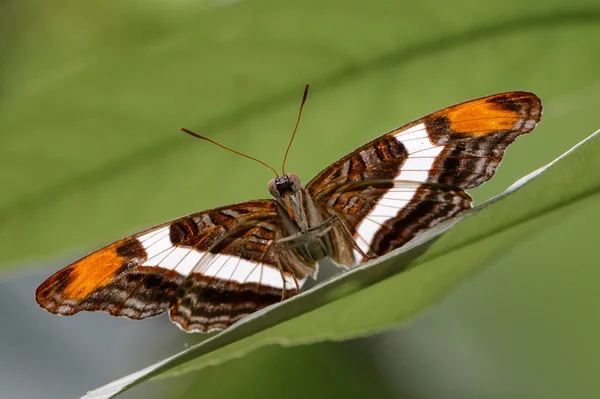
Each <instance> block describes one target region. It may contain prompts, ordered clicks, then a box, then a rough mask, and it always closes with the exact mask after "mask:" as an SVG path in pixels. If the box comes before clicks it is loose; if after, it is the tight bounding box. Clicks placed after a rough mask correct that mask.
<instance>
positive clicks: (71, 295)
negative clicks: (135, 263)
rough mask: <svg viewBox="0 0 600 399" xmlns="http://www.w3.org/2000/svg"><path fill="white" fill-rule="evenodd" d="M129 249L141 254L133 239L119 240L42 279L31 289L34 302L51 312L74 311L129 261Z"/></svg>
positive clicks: (137, 242)
mask: <svg viewBox="0 0 600 399" xmlns="http://www.w3.org/2000/svg"><path fill="white" fill-rule="evenodd" d="M136 244H137V245H136ZM132 247H135V248H132ZM132 250H135V251H133V252H134V253H135V255H136V256H140V257H142V258H143V257H144V256H145V251H144V249H143V247H142V246H141V244H139V241H138V240H135V239H129V240H120V241H117V242H115V243H113V244H110V245H108V246H106V247H104V248H101V249H99V250H98V251H95V252H92V253H91V254H89V255H87V256H86V257H84V258H82V259H80V260H78V261H77V262H75V263H72V264H71V265H69V266H67V267H65V268H64V269H62V270H60V271H58V272H56V273H55V274H53V275H52V276H50V277H49V278H48V279H47V280H46V281H44V282H43V283H42V284H41V285H40V286H39V287H38V289H37V290H36V292H35V300H36V302H37V303H38V304H39V305H40V306H41V307H42V308H44V309H46V310H47V311H49V312H51V313H55V314H62V315H72V314H75V313H77V312H78V311H79V309H78V308H77V305H78V304H79V303H80V302H81V301H82V300H83V299H85V298H86V297H87V296H88V295H90V294H91V293H93V292H94V291H96V290H98V289H100V288H102V287H104V286H106V285H107V284H109V283H110V282H111V281H112V280H113V279H114V277H115V275H117V274H118V271H119V269H120V268H121V267H123V266H125V265H127V264H128V263H129V261H130V260H131V259H132V256H131V254H132ZM141 251H144V252H143V253H142V252H141Z"/></svg>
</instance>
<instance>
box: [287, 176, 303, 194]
mask: <svg viewBox="0 0 600 399" xmlns="http://www.w3.org/2000/svg"><path fill="white" fill-rule="evenodd" d="M287 177H288V180H289V182H290V186H291V188H292V192H294V193H295V192H296V191H298V190H300V187H301V186H302V183H300V178H299V177H298V175H297V174H295V173H288V175H287Z"/></svg>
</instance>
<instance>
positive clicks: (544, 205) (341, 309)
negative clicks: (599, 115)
mask: <svg viewBox="0 0 600 399" xmlns="http://www.w3.org/2000/svg"><path fill="white" fill-rule="evenodd" d="M599 134H600V131H598V132H596V133H594V134H593V135H592V136H590V137H589V138H588V139H586V140H585V141H583V142H582V143H580V144H578V145H577V146H576V147H574V148H572V149H571V150H570V151H568V152H567V153H565V154H564V155H563V156H561V157H560V158H558V159H556V160H555V161H553V162H551V163H550V164H548V165H546V166H544V167H543V168H540V169H538V170H536V171H534V172H533V173H531V174H529V175H527V176H525V177H523V178H522V179H520V180H519V181H518V182H516V183H515V184H513V185H512V186H511V187H509V188H508V189H507V190H506V191H505V192H504V193H502V194H501V195H499V196H497V197H495V198H493V199H492V200H490V201H488V202H486V203H484V204H482V205H480V206H478V207H476V208H474V209H473V210H472V211H471V212H469V213H467V214H466V215H464V216H462V217H459V218H456V219H455V220H453V221H449V222H447V223H443V224H442V225H439V226H437V227H436V228H434V229H432V230H430V231H428V232H426V233H425V234H423V235H421V236H419V237H418V238H417V239H416V240H413V241H411V242H410V243H409V244H408V245H406V246H404V247H402V248H400V249H399V250H397V251H394V252H393V253H391V254H389V255H386V256H383V257H381V258H378V259H376V260H374V261H372V262H369V263H367V264H365V265H361V266H360V267H357V268H355V269H353V270H351V271H349V272H347V273H344V274H342V275H340V276H337V277H334V278H332V279H330V280H328V281H326V282H324V283H323V284H320V285H319V286H317V287H315V288H313V289H310V290H308V291H306V292H303V293H301V294H300V295H298V296H296V297H294V298H291V299H289V300H287V301H285V302H283V303H280V304H276V305H273V306H271V307H269V308H266V309H264V310H261V311H259V312H257V313H255V314H253V315H251V316H249V317H247V318H245V319H243V320H242V321H241V322H240V323H238V324H236V325H234V326H232V327H231V328H229V329H228V330H225V331H223V332H221V333H219V334H217V335H214V336H213V337H211V338H209V339H207V340H205V341H204V342H202V343H200V344H197V345H195V346H193V347H191V348H189V349H187V350H185V351H183V352H181V353H179V354H177V355H175V356H173V357H171V358H168V359H165V360H163V361H161V362H159V363H156V364H154V365H152V366H150V367H148V368H146V369H143V370H141V371H139V372H137V373H134V374H131V375H129V376H127V377H124V378H122V379H120V380H117V381H115V382H113V383H111V384H108V385H106V386H104V387H101V388H99V389H97V390H95V391H92V392H90V393H89V394H88V395H86V396H85V398H108V397H112V396H114V395H116V394H118V393H119V392H122V391H123V390H126V389H129V388H130V387H132V386H134V385H136V384H139V383H140V382H142V381H144V380H146V379H148V378H151V377H153V376H156V375H159V374H161V373H164V372H166V371H168V370H170V375H179V374H181V373H182V372H189V371H192V370H199V369H201V368H203V367H206V366H207V365H210V364H215V363H219V362H222V361H224V360H227V359H231V358H234V357H239V356H242V355H244V354H245V353H248V352H249V351H251V350H254V349H256V348H258V347H260V346H264V345H268V344H281V345H298V344H307V343H315V342H320V341H326V340H344V339H349V338H354V337H358V336H364V335H369V334H373V333H375V332H379V331H382V330H384V329H388V328H391V327H393V326H396V325H398V324H400V323H402V322H404V321H406V320H408V319H409V318H410V317H411V316H413V315H414V314H415V313H417V312H418V311H421V310H423V309H425V308H427V307H429V306H431V305H433V304H434V303H436V302H437V301H439V299H440V298H441V297H443V296H444V295H445V294H446V293H448V292H449V291H450V290H451V289H452V288H454V287H455V286H456V285H457V284H459V283H461V282H462V281H464V280H465V278H466V277H468V276H469V275H471V274H473V273H474V272H476V271H479V270H481V269H482V268H484V267H485V265H486V263H488V262H489V260H490V259H492V258H493V257H494V256H495V255H496V254H497V253H499V252H500V251H505V250H506V249H507V248H508V247H510V246H511V245H514V244H515V243H522V242H523V241H524V240H526V239H527V238H528V237H529V236H531V234H532V233H533V232H535V230H536V229H540V228H543V226H544V223H545V220H544V219H543V216H546V215H548V214H551V213H553V212H555V211H557V210H559V209H561V208H563V207H567V206H568V205H571V204H573V203H574V202H577V201H581V200H583V199H586V198H588V197H590V196H592V195H594V194H595V193H597V192H598V191H599V190H600V180H599V179H597V178H596V177H595V176H593V175H591V174H587V176H586V175H585V174H584V172H585V171H586V170H589V169H590V168H591V169H592V170H595V169H596V168H597V167H600V158H598V157H597V156H596V154H597V152H598V150H599V149H600V140H598V139H597V137H596V136H598V135H599ZM594 138H595V139H594ZM575 178H577V179H578V185H577V186H576V187H571V186H569V185H568V184H566V182H569V181H572V180H573V179H575ZM533 179H536V180H535V181H533ZM527 183H529V184H527ZM525 184H527V185H526V186H525ZM517 190H518V192H517ZM533 199H534V200H533ZM514 208H518V209H519V211H518V212H508V210H510V209H514ZM499 215H503V217H499ZM460 220H464V221H463V222H462V223H461V224H459V225H458V226H457V227H456V228H454V229H453V230H451V231H449V232H448V233H447V234H446V235H444V236H443V237H442V238H441V239H439V240H437V241H434V239H435V238H437V237H439V236H440V235H441V234H442V233H444V232H446V231H448V229H450V227H451V226H452V225H454V224H455V223H457V222H458V221H460ZM427 247H429V249H428V251H427V252H426V253H425V254H423V255H422V256H419V255H421V254H422V253H423V251H424V249H426V248H427ZM415 258H416V260H414V261H413V262H412V263H411V265H410V268H409V269H408V270H406V271H404V270H405V266H406V265H407V263H408V262H410V261H411V260H413V259H415ZM390 303H393V304H394V306H389V304H390ZM191 360H193V362H190V361H191Z"/></svg>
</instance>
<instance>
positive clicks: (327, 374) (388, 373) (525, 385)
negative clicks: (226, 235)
mask: <svg viewBox="0 0 600 399" xmlns="http://www.w3.org/2000/svg"><path fill="white" fill-rule="evenodd" d="M599 50H600V4H598V2H597V1H584V0H576V1H566V0H556V1H546V2H533V1H531V2H527V1H523V0H520V1H517V0H506V1H503V2H495V3H486V2H476V1H468V0H458V1H454V2H443V1H439V0H429V1H421V2H403V1H390V0H374V1H369V2H366V1H365V2H348V1H308V0H307V1H303V2H289V1H288V2H281V1H274V0H249V1H231V0H227V1H193V0H179V1H170V2H166V1H165V2H163V1H157V0H145V1H141V0H131V1H114V0H111V1H106V0H104V1H85V2H81V1H74V0H73V1H57V2H44V1H33V0H19V1H16V0H5V1H3V2H2V3H1V4H0V55H1V58H0V190H1V192H2V195H1V196H0V272H1V273H2V274H1V275H0V303H3V304H5V306H4V309H3V310H2V314H1V316H2V317H3V319H2V321H1V322H0V326H1V327H0V341H1V343H0V397H2V398H4V397H8V398H13V397H16V398H34V397H40V398H41V397H44V398H48V397H51V398H54V397H56V398H64V397H78V396H80V395H83V394H84V393H85V391H86V390H89V389H92V388H95V387H96V386H98V385H101V384H104V383H107V382H109V381H111V380H112V379H116V378H118V377H120V376H122V375H124V374H127V373H130V372H133V371H135V370H137V369H139V368H141V367H144V366H146V365H148V364H150V363H151V362H153V361H156V360H159V359H161V358H162V357H164V356H166V355H168V354H171V353H174V352H176V351H178V350H181V349H183V348H184V347H185V346H186V345H189V344H191V343H194V342H197V341H198V340H199V339H200V337H198V336H187V335H184V334H183V333H181V332H180V331H179V330H177V329H176V328H175V327H173V326H171V324H170V323H169V321H168V320H167V318H166V317H161V318H157V319H152V320H145V321H141V322H132V321H128V320H122V319H112V318H110V317H108V316H105V315H103V314H102V315H101V314H91V315H90V314H86V315H78V316H76V317H73V318H59V317H56V316H51V315H49V314H46V313H45V312H43V311H41V310H40V309H38V308H37V307H36V305H35V303H34V300H33V292H34V290H35V287H36V286H37V285H38V284H39V283H40V282H41V281H43V279H44V278H45V277H46V276H47V275H49V274H50V273H51V272H53V271H55V270H58V269H59V268H60V267H62V266H63V265H64V264H67V263H68V262H70V261H72V260H74V259H76V258H77V257H79V256H81V255H83V254H84V253H85V252H86V251H89V250H92V249H94V248H97V247H99V246H100V245H102V244H105V243H107V242H109V241H111V240H114V239H117V238H119V237H121V236H124V235H127V234H131V233H134V232H136V231H138V230H140V229H142V228H145V227H148V226H151V225H153V224H156V223H159V222H162V221H164V220H167V219H170V218H174V217H178V216H181V215H184V214H187V213H191V212H196V211H199V210H202V209H206V208H210V207H214V206H219V205H223V204H226V203H233V202H237V201H243V200H247V199H251V198H262V197H266V196H267V195H268V192H267V190H266V182H267V181H268V179H269V178H270V177H271V175H270V172H268V171H267V170H266V169H265V168H262V167H261V166H259V165H256V164H253V163H251V162H250V161H247V160H244V159H242V158H240V157H236V156H234V155H232V154H227V153H225V152H224V151H222V150H220V149H218V148H216V147H213V146H210V145H208V144H207V143H204V142H201V141H199V140H193V139H192V138H190V137H188V136H186V135H184V134H183V133H180V132H178V128H179V127H182V126H185V127H187V128H190V129H192V130H194V131H197V132H199V133H201V134H204V135H207V136H209V137H211V138H214V139H216V140H219V141H221V142H223V143H225V144H228V145H231V146H233V147H235V148H236V149H238V150H241V151H244V152H246V153H249V154H251V155H254V156H257V157H259V158H261V159H263V160H265V161H266V162H268V163H271V164H274V165H275V166H277V165H279V163H280V161H281V157H282V155H283V152H284V149H285V145H286V144H287V141H288V140H289V136H290V134H291V131H292V128H293V126H294V122H295V118H296V112H297V108H298V106H299V103H300V99H301V96H302V89H303V86H304V84H305V83H306V82H310V83H311V85H312V87H311V93H310V94H309V99H308V102H307V104H306V107H305V111H304V116H303V120H302V123H301V126H300V130H299V134H298V136H297V139H296V141H295V143H294V146H293V148H292V150H291V153H290V157H289V161H288V164H287V165H288V166H287V170H289V171H294V172H296V173H298V174H299V175H300V176H301V177H302V178H303V181H304V182H307V181H308V180H310V178H311V177H312V176H314V175H315V174H316V173H318V171H320V170H321V169H323V168H324V167H326V166H327V165H328V164H329V163H331V162H333V161H335V160H337V159H338V158H339V157H341V156H343V155H345V154H346V153H348V152H350V151H352V150H353V149H354V148H356V147H357V146H358V145H361V144H363V143H364V142H366V141H368V140H370V139H372V138H374V137H376V136H378V135H380V134H382V133H384V132H385V131H387V130H389V129H391V128H394V127H396V126H399V125H401V124H404V123H406V122H408V121H410V120H413V119H415V118H417V117H420V116H421V115H424V114H427V113H429V112H432V111H435V110H437V109H439V108H443V107H445V106H448V105H451V104H453V103H456V102H460V101H464V100H467V99H470V98H474V97H478V96H483V95H488V94H492V93H495V92H500V91H509V90H526V91H533V92H535V93H536V94H537V95H538V96H540V97H541V98H542V100H543V102H544V107H545V108H544V109H545V111H544V117H543V121H542V124H541V125H540V126H539V127H538V128H537V129H536V131H535V132H534V133H533V134H532V135H529V136H527V137H525V138H522V139H520V140H518V142H517V143H515V144H514V145H513V146H512V147H511V149H510V150H509V151H508V153H507V155H506V157H505V161H504V162H503V164H502V167H501V168H500V170H499V172H498V173H497V175H496V177H495V178H494V179H493V180H492V181H491V182H490V183H488V184H486V185H485V186H483V187H482V188H480V189H477V190H476V191H475V192H474V193H473V196H474V198H475V200H476V202H481V201H482V200H485V199H487V198H489V197H491V196H492V195H494V194H497V193H499V192H501V191H502V190H503V189H504V188H506V187H507V186H509V185H510V184H512V183H513V182H514V181H515V180H516V179H518V178H519V177H521V176H522V175H524V174H526V173H528V172H530V171H531V170H533V169H535V168H537V167H539V166H541V165H543V164H545V163H548V162H549V161H551V160H552V159H554V158H555V157H556V156H558V155H560V154H561V153H563V152H564V151H566V150H567V149H568V148H570V147H571V146H573V145H574V144H576V143H577V142H578V141H580V140H581V139H583V138H585V137H586V136H588V135H589V134H591V133H592V132H593V131H595V130H596V129H598V128H599V127H600V123H599V122H598V121H599V119H600V117H599V112H598V109H599V106H600V75H599V74H598V72H597V71H598V64H599V61H600V51H599ZM589 173H590V174H598V173H600V171H597V170H590V171H589ZM572 184H574V185H576V184H577V181H573V182H572ZM597 204H598V198H597V196H591V197H590V198H588V199H586V200H585V201H581V202H580V203H574V204H572V205H571V206H570V207H568V208H565V209H563V210H561V211H560V212H559V213H557V214H550V215H546V216H545V219H546V220H547V224H546V227H545V228H544V229H543V230H538V231H536V233H535V235H532V236H531V237H527V239H526V240H523V242H522V243H520V244H518V245H515V246H513V247H511V248H507V250H506V253H501V254H498V256H497V258H496V259H494V261H493V262H491V264H490V265H489V268H488V269H487V270H486V271H485V272H484V273H482V274H480V275H478V276H476V277H475V278H473V279H472V280H470V281H469V282H468V283H467V284H465V285H463V286H462V287H461V288H460V289H458V290H456V291H455V292H454V293H453V294H452V295H450V296H449V297H448V298H447V299H446V300H445V301H444V302H443V303H442V304H440V306H438V307H437V308H435V309H434V310H432V311H430V312H428V313H427V314H423V315H422V316H421V317H420V318H419V319H418V320H416V321H414V322H413V323H412V324H411V325H409V326H406V327H404V328H402V329H398V330H396V331H390V332H387V333H383V334H380V335H377V336H374V337H370V338H364V339H360V340H355V341H349V342H343V343H323V344H317V345H310V346H298V347H293V348H282V347H279V346H271V347H267V348H263V349H260V350H257V351H255V352H253V353H251V354H249V355H247V356H245V357H243V358H240V359H236V360H231V361H228V362H225V363H223V364H221V365H218V366H215V367H211V368H208V369H206V370H203V371H201V372H198V373H193V374H190V375H187V376H185V377H184V378H177V379H167V380H161V381H159V382H149V383H145V384H144V385H142V386H141V387H139V388H136V389H134V390H132V391H130V392H128V393H126V394H125V395H123V397H129V398H138V397H157V398H160V397H167V398H192V397H200V396H202V397H214V396H216V397H224V398H227V397H280V396H284V395H285V396H286V397H289V398H296V397H297V398H304V397H308V396H310V397H323V398H329V397H337V396H340V397H341V396H345V397H350V398H352V397H357V398H358V397H367V396H369V397H390V398H411V399H413V398H415V399H416V398H566V397H568V398H595V397H598V392H600V380H599V379H598V377H597V370H598V368H599V367H598V366H599V365H600V364H599V363H600V361H599V360H598V359H600V345H599V344H598V342H597V341H598V338H597V337H598V335H599V333H600V318H599V316H598V310H597V309H598V303H599V301H598V289H597V284H598V282H599V281H600V273H599V272H598V270H597V269H598V261H597V254H596V251H595V249H596V248H595V245H597V237H598V233H597V226H598V225H599V224H600V207H598V206H597ZM498 217H502V215H499V216H498ZM548 248H553V249H556V248H560V251H556V250H554V251H552V252H549V251H548ZM15 304H16V306H15ZM393 305H394V304H390V306H393ZM374 311H376V310H374Z"/></svg>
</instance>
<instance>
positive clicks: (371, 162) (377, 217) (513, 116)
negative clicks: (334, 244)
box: [307, 92, 542, 263]
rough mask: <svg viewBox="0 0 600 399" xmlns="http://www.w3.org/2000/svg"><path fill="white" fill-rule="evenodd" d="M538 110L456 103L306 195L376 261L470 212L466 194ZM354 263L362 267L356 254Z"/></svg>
mask: <svg viewBox="0 0 600 399" xmlns="http://www.w3.org/2000/svg"><path fill="white" fill-rule="evenodd" d="M541 111H542V106H541V102H540V100H539V98H537V97H536V96H535V95H534V94H532V93H525V92H510V93H502V94H497V95H493V96H489V97H484V98H480V99H476V100H472V101H468V102H465V103H462V104H458V105H455V106H452V107H449V108H446V109H444V110H441V111H438V112H435V113H433V114H431V115H428V116H425V117H423V118H421V119H418V120H416V121H414V122H411V123H409V124H407V125H405V126H402V127H400V128H397V129H394V130H392V131H390V132H388V133H386V134H384V135H383V136H381V137H379V138H377V139H375V140H373V141H371V142H369V143H367V144H365V145H364V146H362V147H360V148H359V149H358V150H356V151H354V152H353V153H351V154H349V155H347V156H346V157H344V158H342V159H341V160H339V161H338V162H336V163H334V164H333V165H331V166H330V167H328V168H327V169H325V170H324V171H323V172H321V173H320V174H319V175H318V176H316V177H315V178H314V179H313V180H312V181H311V182H310V183H309V184H308V185H307V188H308V189H309V191H310V193H311V194H312V195H313V196H314V197H315V199H316V200H317V202H319V203H321V204H325V205H324V206H326V207H328V208H329V209H331V210H333V211H334V212H337V213H338V214H339V216H340V218H341V219H342V220H344V221H345V222H346V224H347V226H348V228H349V230H350V231H351V232H352V234H353V235H354V238H355V240H356V242H357V244H358V245H359V247H360V248H361V249H362V250H363V252H364V253H367V254H368V255H369V256H370V257H374V256H380V255H383V254H385V253H387V252H389V251H391V250H393V249H396V248H398V247H400V246H402V245H403V244H405V243H406V242H407V241H409V240H410V239H411V238H413V237H414V236H416V235H417V234H419V233H421V232H422V231H424V230H427V229H429V228H431V227H432V226H434V225H435V224H437V223H439V222H441V221H443V220H446V219H448V218H451V217H453V216H456V215H458V214H460V213H461V212H463V211H465V210H467V209H469V208H470V207H471V199H470V197H469V195H468V194H467V193H466V192H465V191H463V189H468V188H473V187H477V186H478V185H480V184H482V183H484V182H485V181H487V180H489V179H490V178H491V177H492V175H493V174H494V172H495V170H496V168H497V166H498V165H499V163H500V161H501V160H502V156H503V155H504V151H505V150H506V148H507V147H508V145H509V144H511V143H512V142H513V141H514V140H515V139H516V138H517V137H518V136H520V135H522V134H525V133H528V132H530V131H531V130H533V128H534V127H535V126H536V124H537V122H538V121H539V120H540V117H541ZM355 259H356V263H361V262H363V261H365V259H363V258H362V256H361V255H360V254H359V253H358V252H357V251H355Z"/></svg>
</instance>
